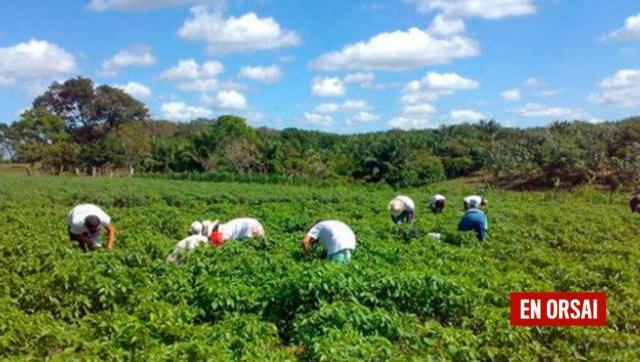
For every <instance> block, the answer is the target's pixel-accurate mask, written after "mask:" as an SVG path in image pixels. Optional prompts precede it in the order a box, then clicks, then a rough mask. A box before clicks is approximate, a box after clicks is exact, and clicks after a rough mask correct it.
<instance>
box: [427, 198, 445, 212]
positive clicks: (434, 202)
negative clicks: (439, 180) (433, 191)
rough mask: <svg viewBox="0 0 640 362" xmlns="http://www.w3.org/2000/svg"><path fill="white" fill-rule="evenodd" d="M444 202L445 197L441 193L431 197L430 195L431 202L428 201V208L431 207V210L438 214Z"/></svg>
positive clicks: (442, 208)
mask: <svg viewBox="0 0 640 362" xmlns="http://www.w3.org/2000/svg"><path fill="white" fill-rule="evenodd" d="M446 203H447V198H446V197H444V196H443V195H440V194H437V195H433V197H431V202H430V203H429V208H431V211H433V213H434V214H440V213H441V212H442V210H444V206H445V204H446Z"/></svg>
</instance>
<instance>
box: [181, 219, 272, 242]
mask: <svg viewBox="0 0 640 362" xmlns="http://www.w3.org/2000/svg"><path fill="white" fill-rule="evenodd" d="M189 234H191V235H202V236H204V237H206V238H208V239H209V241H210V242H211V243H212V244H213V245H215V246H223V245H224V242H225V241H226V240H245V239H250V238H255V237H264V228H263V227H262V224H260V222H259V221H258V220H256V219H252V218H249V217H243V218H240V219H233V220H231V221H229V222H227V223H224V224H220V223H219V221H218V220H215V221H196V222H194V223H193V224H191V227H190V228H189Z"/></svg>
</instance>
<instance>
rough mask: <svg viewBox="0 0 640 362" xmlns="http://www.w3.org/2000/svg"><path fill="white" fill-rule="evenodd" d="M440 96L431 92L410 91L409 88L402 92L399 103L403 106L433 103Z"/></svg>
mask: <svg viewBox="0 0 640 362" xmlns="http://www.w3.org/2000/svg"><path fill="white" fill-rule="evenodd" d="M439 97H440V94H438V92H432V91H421V90H419V89H418V90H412V89H410V88H408V87H407V88H405V89H404V90H403V94H402V96H401V97H400V103H403V104H415V103H421V102H434V101H436V100H438V98H439Z"/></svg>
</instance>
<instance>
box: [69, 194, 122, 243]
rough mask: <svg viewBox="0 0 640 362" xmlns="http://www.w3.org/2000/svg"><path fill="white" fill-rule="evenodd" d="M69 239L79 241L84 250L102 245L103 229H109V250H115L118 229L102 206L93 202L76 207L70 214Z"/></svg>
mask: <svg viewBox="0 0 640 362" xmlns="http://www.w3.org/2000/svg"><path fill="white" fill-rule="evenodd" d="M68 224H69V228H68V230H69V239H71V240H74V241H77V242H78V243H79V244H80V247H81V248H82V250H84V251H89V250H95V249H96V248H100V247H102V244H101V242H102V240H101V239H102V229H103V228H104V229H106V230H107V250H113V247H114V245H115V242H116V229H115V227H114V226H113V225H112V224H111V217H110V216H109V215H107V213H106V212H104V211H103V210H102V209H101V208H99V207H98V206H96V205H92V204H81V205H77V206H76V207H74V208H73V209H72V210H71V211H70V212H69V216H68Z"/></svg>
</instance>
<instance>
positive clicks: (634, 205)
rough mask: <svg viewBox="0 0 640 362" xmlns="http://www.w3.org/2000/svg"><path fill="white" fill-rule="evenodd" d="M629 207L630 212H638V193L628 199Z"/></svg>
mask: <svg viewBox="0 0 640 362" xmlns="http://www.w3.org/2000/svg"><path fill="white" fill-rule="evenodd" d="M629 207H631V212H640V193H638V194H637V195H636V196H634V197H633V198H632V199H631V201H629Z"/></svg>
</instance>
